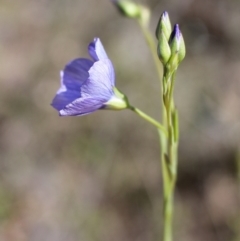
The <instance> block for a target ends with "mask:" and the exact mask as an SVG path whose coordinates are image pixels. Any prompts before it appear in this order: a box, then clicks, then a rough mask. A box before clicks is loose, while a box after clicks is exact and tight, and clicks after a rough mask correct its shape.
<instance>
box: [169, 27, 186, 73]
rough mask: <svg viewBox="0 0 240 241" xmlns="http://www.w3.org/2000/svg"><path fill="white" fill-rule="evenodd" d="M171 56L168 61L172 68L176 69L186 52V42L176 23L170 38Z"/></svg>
mask: <svg viewBox="0 0 240 241" xmlns="http://www.w3.org/2000/svg"><path fill="white" fill-rule="evenodd" d="M169 45H170V49H171V53H172V54H171V57H170V60H169V62H168V64H169V66H170V68H171V69H172V70H174V69H176V68H177V67H178V65H179V64H180V62H181V61H182V60H183V59H184V57H185V54H186V48H185V43H184V40H183V36H182V33H181V31H180V29H179V26H178V24H175V26H174V29H173V32H172V34H171V36H170V39H169Z"/></svg>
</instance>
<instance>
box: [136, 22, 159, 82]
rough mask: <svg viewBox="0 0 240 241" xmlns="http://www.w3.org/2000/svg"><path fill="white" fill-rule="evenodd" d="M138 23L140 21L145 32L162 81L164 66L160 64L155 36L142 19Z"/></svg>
mask: <svg viewBox="0 0 240 241" xmlns="http://www.w3.org/2000/svg"><path fill="white" fill-rule="evenodd" d="M138 23H139V26H140V28H141V30H142V33H143V35H144V37H145V39H146V42H147V45H148V47H149V49H150V52H151V55H152V57H153V61H154V64H155V67H156V70H157V74H158V77H159V80H160V81H161V79H162V68H161V65H160V64H159V59H158V56H157V48H156V44H155V41H154V38H153V36H152V34H151V33H150V31H149V30H148V28H147V26H145V25H143V23H142V22H141V21H140V20H138Z"/></svg>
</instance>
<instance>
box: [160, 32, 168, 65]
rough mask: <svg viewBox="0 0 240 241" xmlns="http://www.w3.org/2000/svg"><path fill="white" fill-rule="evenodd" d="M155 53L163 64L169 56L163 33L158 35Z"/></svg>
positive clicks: (166, 41)
mask: <svg viewBox="0 0 240 241" xmlns="http://www.w3.org/2000/svg"><path fill="white" fill-rule="evenodd" d="M157 54H158V58H159V59H160V61H161V62H162V64H163V65H165V64H166V63H167V62H168V60H169V59H170V57H171V49H170V46H169V44H168V40H167V39H166V37H165V34H160V35H159V39H158V48H157Z"/></svg>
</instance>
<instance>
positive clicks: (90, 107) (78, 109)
mask: <svg viewBox="0 0 240 241" xmlns="http://www.w3.org/2000/svg"><path fill="white" fill-rule="evenodd" d="M103 104H104V100H102V99H99V98H96V97H90V98H79V99H76V100H75V101H73V102H72V103H70V104H69V105H67V106H66V107H65V108H64V109H62V110H60V111H59V115H60V116H81V115H86V114H90V113H92V112H94V111H96V110H99V109H101V108H102V107H103Z"/></svg>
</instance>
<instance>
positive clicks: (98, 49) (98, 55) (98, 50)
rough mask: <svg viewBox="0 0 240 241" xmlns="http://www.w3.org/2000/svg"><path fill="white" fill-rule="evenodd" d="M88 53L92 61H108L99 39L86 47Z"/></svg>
mask: <svg viewBox="0 0 240 241" xmlns="http://www.w3.org/2000/svg"><path fill="white" fill-rule="evenodd" d="M88 52H89V55H90V56H91V57H92V58H93V60H94V61H98V60H102V59H108V56H107V53H106V52H105V50H104V47H103V45H102V43H101V41H100V39H99V38H95V39H94V40H93V41H92V42H91V43H90V44H89V45H88Z"/></svg>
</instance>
